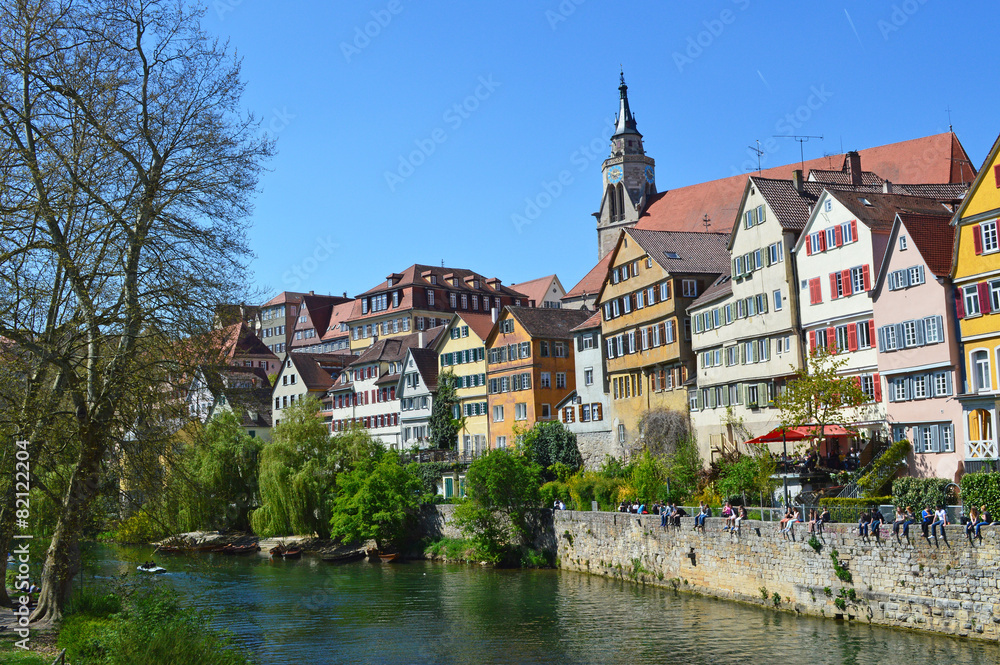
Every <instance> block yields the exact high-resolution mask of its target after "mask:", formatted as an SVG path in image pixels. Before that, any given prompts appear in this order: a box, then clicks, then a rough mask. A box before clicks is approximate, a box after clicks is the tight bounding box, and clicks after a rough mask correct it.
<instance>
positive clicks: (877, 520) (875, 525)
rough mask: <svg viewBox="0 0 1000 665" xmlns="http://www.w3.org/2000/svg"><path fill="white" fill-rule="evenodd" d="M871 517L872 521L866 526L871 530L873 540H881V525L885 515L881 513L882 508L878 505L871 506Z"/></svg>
mask: <svg viewBox="0 0 1000 665" xmlns="http://www.w3.org/2000/svg"><path fill="white" fill-rule="evenodd" d="M871 517H872V521H871V523H870V524H869V525H868V527H869V529H870V530H871V533H872V535H874V536H875V541H876V542H878V541H881V540H882V525H883V524H884V523H885V515H883V514H882V510H881V509H880V508H879V507H878V506H872V510H871Z"/></svg>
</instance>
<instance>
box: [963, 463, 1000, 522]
mask: <svg viewBox="0 0 1000 665" xmlns="http://www.w3.org/2000/svg"><path fill="white" fill-rule="evenodd" d="M962 503H963V504H965V505H966V506H969V507H972V506H977V507H978V506H982V505H983V504H986V508H987V510H989V511H990V513H991V514H992V515H993V519H997V515H1000V473H967V474H965V475H964V476H962Z"/></svg>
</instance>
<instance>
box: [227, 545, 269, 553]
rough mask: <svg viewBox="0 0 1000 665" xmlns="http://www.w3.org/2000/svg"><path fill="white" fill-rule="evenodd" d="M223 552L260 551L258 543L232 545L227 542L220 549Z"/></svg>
mask: <svg viewBox="0 0 1000 665" xmlns="http://www.w3.org/2000/svg"><path fill="white" fill-rule="evenodd" d="M220 551H221V552H222V553H223V554H256V553H257V552H260V545H257V544H253V545H233V544H229V545H226V546H225V547H223V548H222V549H221V550H220Z"/></svg>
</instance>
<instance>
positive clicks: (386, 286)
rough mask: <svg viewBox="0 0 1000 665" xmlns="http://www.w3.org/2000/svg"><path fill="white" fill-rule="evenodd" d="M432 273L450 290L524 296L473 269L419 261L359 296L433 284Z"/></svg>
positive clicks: (438, 281)
mask: <svg viewBox="0 0 1000 665" xmlns="http://www.w3.org/2000/svg"><path fill="white" fill-rule="evenodd" d="M431 275H434V276H435V278H436V280H437V284H436V286H437V287H438V288H447V289H448V290H451V291H468V292H469V293H484V292H488V293H490V294H495V295H505V296H510V297H512V298H523V297H524V294H523V293H521V292H520V291H515V290H514V289H512V288H510V287H508V286H503V284H501V283H497V287H498V288H496V287H494V286H491V285H490V284H489V282H493V281H494V279H493V278H487V277H483V276H482V275H480V274H479V273H477V272H473V271H472V270H467V269H466V268H445V267H443V266H426V265H421V264H419V263H415V264H413V265H412V266H410V267H409V268H407V269H406V270H404V271H403V272H401V273H393V274H392V275H389V277H390V278H392V281H391V283H390V280H389V278H387V279H386V280H385V281H384V282H382V283H381V284H379V285H378V286H375V287H373V288H371V289H368V290H367V291H365V292H364V293H362V294H361V295H359V296H358V297H359V298H362V297H364V296H369V295H374V294H376V293H383V292H385V291H389V290H391V289H397V288H403V287H407V286H420V287H428V286H431V284H430V282H429V280H428V277H430V276H431ZM446 276H448V277H454V278H456V279H455V283H454V284H450V283H448V282H447V281H446V280H445V277H446ZM467 278H468V279H469V281H466V280H467ZM472 279H478V280H479V288H478V289H473V288H472V284H471V280H472Z"/></svg>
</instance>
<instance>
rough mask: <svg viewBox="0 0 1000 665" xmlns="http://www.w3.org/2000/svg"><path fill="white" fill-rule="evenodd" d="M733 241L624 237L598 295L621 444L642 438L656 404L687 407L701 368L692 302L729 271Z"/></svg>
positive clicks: (716, 236)
mask: <svg viewBox="0 0 1000 665" xmlns="http://www.w3.org/2000/svg"><path fill="white" fill-rule="evenodd" d="M728 239H729V237H728V234H724V233H690V232H679V231H649V230H646V229H626V230H625V231H623V232H622V234H621V235H620V236H619V238H618V243H617V244H616V245H615V248H614V249H613V250H612V253H611V262H610V263H609V265H608V274H607V276H606V277H605V280H604V285H603V286H602V287H601V291H600V293H599V294H598V297H597V303H598V307H599V308H600V310H601V313H602V323H601V336H602V338H603V339H604V344H605V354H606V357H607V363H608V383H609V386H610V392H611V395H610V397H611V417H612V418H613V420H612V428H613V431H614V434H615V436H616V437H617V440H618V442H619V443H621V444H625V443H626V442H628V441H634V440H636V439H637V437H638V424H639V421H640V419H641V418H642V415H643V414H644V413H645V412H646V411H648V410H650V409H653V408H667V409H673V410H677V411H686V410H687V407H688V392H687V389H686V387H685V383H687V381H688V378H689V377H693V376H694V373H695V356H694V354H693V353H692V351H691V320H690V319H689V318H688V316H687V308H688V306H689V305H690V304H691V303H692V302H693V301H694V300H695V298H697V297H698V296H699V295H701V293H702V292H703V291H704V290H705V289H707V288H708V287H709V286H710V285H711V284H712V282H714V281H715V279H716V278H717V277H718V276H719V275H720V274H723V273H728V272H729V266H730V264H729V252H728V250H727V249H726V243H727V241H728Z"/></svg>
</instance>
